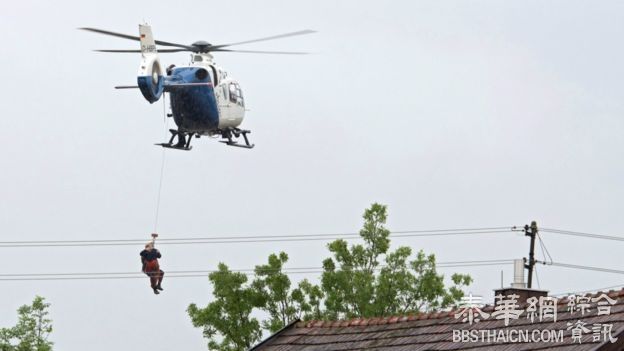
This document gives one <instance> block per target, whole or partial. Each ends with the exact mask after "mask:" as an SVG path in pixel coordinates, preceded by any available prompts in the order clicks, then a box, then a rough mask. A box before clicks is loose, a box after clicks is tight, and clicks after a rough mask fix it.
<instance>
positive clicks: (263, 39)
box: [211, 29, 316, 51]
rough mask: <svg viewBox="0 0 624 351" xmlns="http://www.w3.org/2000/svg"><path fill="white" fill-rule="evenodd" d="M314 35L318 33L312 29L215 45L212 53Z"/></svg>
mask: <svg viewBox="0 0 624 351" xmlns="http://www.w3.org/2000/svg"><path fill="white" fill-rule="evenodd" d="M312 33H316V31H314V30H311V29H306V30H300V31H297V32H290V33H284V34H278V35H272V36H270V37H264V38H258V39H252V40H245V41H239V42H236V43H229V44H221V45H213V46H212V47H211V51H217V50H215V49H221V48H224V47H227V46H232V45H241V44H249V43H256V42H259V41H266V40H274V39H281V38H287V37H294V36H297V35H305V34H312Z"/></svg>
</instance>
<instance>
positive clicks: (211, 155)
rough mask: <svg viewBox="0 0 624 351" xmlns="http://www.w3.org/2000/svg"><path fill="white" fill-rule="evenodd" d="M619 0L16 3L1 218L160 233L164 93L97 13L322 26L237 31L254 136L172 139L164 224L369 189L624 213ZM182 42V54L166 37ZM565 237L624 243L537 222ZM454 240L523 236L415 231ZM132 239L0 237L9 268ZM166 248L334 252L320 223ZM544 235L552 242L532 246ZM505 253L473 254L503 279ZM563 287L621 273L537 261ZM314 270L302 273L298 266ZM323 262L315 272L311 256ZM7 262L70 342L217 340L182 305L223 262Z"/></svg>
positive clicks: (480, 209)
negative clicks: (145, 270)
mask: <svg viewBox="0 0 624 351" xmlns="http://www.w3.org/2000/svg"><path fill="white" fill-rule="evenodd" d="M623 11H624V3H622V2H619V1H600V2H596V1H569V0H566V1H504V2H502V1H392V2H380V1H362V0H358V1H355V0H354V1H329V0H327V1H326V0H317V1H305V2H304V1H273V0H271V1H221V2H217V1H185V2H149V3H148V2H141V3H139V2H128V1H118V0H111V1H104V2H85V1H64V0H61V1H54V2H50V1H30V0H25V1H20V2H6V1H5V2H2V3H1V4H0V33H1V34H0V38H2V54H0V66H1V67H2V76H1V77H2V84H0V101H2V104H1V106H2V108H3V111H2V118H0V140H2V145H3V149H4V151H3V152H2V153H0V165H1V170H2V171H1V172H0V231H1V233H2V241H7V240H9V241H10V240H45V239H50V240H70V239H85V240H89V239H124V238H125V239H134V238H142V237H145V238H146V239H148V238H149V233H150V232H152V230H153V224H154V212H155V206H156V197H157V196H156V195H157V190H158V181H159V172H160V165H161V163H160V162H161V155H162V151H161V149H159V148H158V147H156V146H154V145H153V144H154V143H157V142H162V141H164V140H165V135H164V131H163V129H164V124H163V114H162V104H161V103H156V104H153V105H150V104H149V103H147V102H146V101H145V100H143V98H142V97H141V96H140V93H139V92H138V91H116V90H114V89H113V86H115V85H125V84H133V83H134V82H135V79H136V78H135V75H136V71H137V67H138V64H139V55H138V54H135V55H133V54H127V55H121V54H120V55H113V54H101V53H94V52H92V51H91V50H92V49H98V48H104V49H107V48H108V49H124V48H128V49H134V48H138V43H135V42H132V41H127V40H123V39H116V38H109V37H104V36H99V35H95V34H92V33H87V32H80V31H77V30H76V28H77V27H82V26H91V27H98V28H104V29H109V30H114V31H119V32H125V33H131V34H132V33H138V26H137V25H138V24H139V23H140V22H142V21H143V20H145V21H148V22H149V23H150V24H151V25H152V26H153V32H154V35H155V37H156V38H157V39H160V40H166V41H175V42H181V43H191V42H194V41H196V40H206V41H209V42H211V43H214V44H218V43H227V42H232V41H242V40H246V39H253V38H256V37H262V36H269V35H273V34H278V33H283V32H289V31H296V30H301V29H314V30H317V31H318V33H317V34H314V35H308V36H302V37H297V38H289V39H283V40H279V41H273V42H265V43H256V44H249V45H246V46H244V47H241V49H242V48H245V49H249V50H293V51H298V50H302V51H311V52H314V54H313V55H308V56H277V55H275V56H272V55H250V54H233V53H222V54H221V53H220V54H218V55H216V61H217V63H218V64H220V65H222V66H223V67H224V68H225V69H226V70H228V72H229V73H230V74H231V75H232V76H234V77H235V78H237V79H238V80H239V81H240V84H241V86H242V88H243V91H244V94H245V97H246V103H247V107H248V108H249V109H250V111H249V112H248V114H247V116H246V119H245V121H244V123H243V127H244V128H247V129H251V130H252V131H253V133H252V134H251V135H250V137H251V139H252V141H253V142H254V143H256V148H255V149H253V150H244V149H236V148H229V147H226V146H224V145H222V144H220V143H217V142H215V141H214V140H208V139H206V138H202V139H199V140H194V141H193V144H194V148H193V150H192V151H191V152H179V151H175V150H172V151H167V152H166V163H165V172H164V179H163V188H162V205H161V211H160V214H161V215H160V222H159V223H160V224H159V226H158V231H159V232H160V233H162V237H163V238H181V237H189V236H228V235H232V236H234V235H247V234H248V235H261V234H309V233H336V232H353V231H357V230H358V229H359V228H360V226H361V223H362V220H361V214H362V212H363V211H364V209H365V208H366V207H367V206H369V205H370V204H371V203H372V202H381V203H384V204H387V205H388V206H389V214H390V217H389V224H388V226H389V227H390V228H391V229H392V230H410V229H414V230H415V229H436V228H440V229H442V228H465V227H487V226H512V225H524V224H525V223H528V222H530V221H531V220H537V221H538V224H539V225H542V226H544V227H551V228H563V229H570V230H578V231H586V232H592V233H601V234H610V235H618V234H621V235H624V233H623V231H624V230H623V228H624V216H622V198H624V187H623V179H624V178H623V176H624V166H623V163H622V159H623V158H624V141H623V139H622V135H623V133H624V120H623V118H622V117H623V113H624V106H623V103H622V102H623V101H624V90H623V89H622V81H624V69H623V67H624V66H623V65H622V62H624V50H623V45H622V38H623V37H624V26H623V24H622V23H623V21H622V16H623ZM161 58H162V61H163V64H165V65H168V64H170V63H175V64H177V65H183V64H185V63H187V62H188V55H187V54H183V53H181V54H170V55H168V56H162V57H161ZM543 239H544V242H545V243H546V245H547V247H548V249H549V251H550V252H551V254H552V256H553V258H554V260H556V261H558V262H565V263H575V264H582V265H591V266H598V267H610V268H621V262H622V260H621V250H622V248H623V247H622V245H623V244H619V243H614V242H604V241H598V240H595V239H583V238H575V237H566V236H558V235H555V234H547V233H544V234H543ZM400 244H402V245H409V246H411V247H413V248H414V249H415V250H418V249H424V250H425V251H426V252H428V253H435V254H436V255H437V257H438V260H440V261H461V260H481V259H482V260H486V259H513V258H521V257H523V256H526V255H527V249H528V244H529V243H528V240H527V239H526V238H524V237H523V236H522V235H521V234H512V233H509V234H489V235H481V236H450V237H442V238H429V237H427V238H403V239H401V240H399V239H396V240H394V241H393V247H395V248H396V247H397V246H398V245H400ZM141 249H142V247H141V246H137V247H129V246H122V247H104V248H102V247H98V248H41V249H34V248H27V249H16V248H10V249H9V248H0V273H46V272H107V271H121V272H129V271H138V270H139V269H140V267H139V258H138V253H139V251H140V250H141ZM161 249H162V252H163V259H162V261H161V264H162V266H163V269H164V270H165V271H167V270H201V269H214V268H216V266H217V264H218V262H220V261H223V262H225V263H227V264H228V265H230V267H233V268H252V267H253V266H254V265H255V264H260V263H262V262H263V261H264V260H265V259H266V257H267V256H268V254H270V253H272V252H278V251H280V250H283V251H286V252H287V253H288V254H289V255H290V257H291V260H290V262H289V266H290V267H302V266H319V265H320V263H321V261H322V259H324V258H325V257H327V250H326V248H325V243H323V242H312V243H311V242H300V243H282V244H280V243H260V244H258V243H256V244H229V245H224V244H221V245H198V246H162V247H161ZM538 258H539V259H541V258H542V257H541V253H539V254H538ZM501 270H503V271H504V275H505V279H504V280H505V284H508V283H509V282H510V281H511V279H512V273H513V271H512V267H511V266H503V267H499V266H493V267H476V268H475V267H473V268H453V269H441V271H442V272H445V273H446V274H450V273H453V272H462V273H469V274H471V275H472V276H473V277H474V278H475V282H474V284H473V285H472V286H470V288H469V290H470V291H472V292H473V293H474V294H480V295H482V296H484V297H485V298H486V300H492V297H493V293H492V289H494V288H497V287H499V286H500V272H501ZM538 273H539V279H540V286H541V287H542V288H544V289H548V290H550V291H551V292H555V293H559V292H565V291H577V290H591V289H598V288H601V287H606V286H611V285H617V284H622V283H623V281H624V277H622V276H618V275H615V274H609V273H597V272H586V271H574V270H565V269H563V268H555V267H540V268H539V271H538ZM299 278H302V277H301V276H296V277H294V279H295V280H296V279H299ZM309 278H311V279H315V276H314V275H312V276H309ZM163 287H164V288H165V291H164V292H163V294H161V295H160V296H154V295H153V294H152V292H151V290H150V289H149V287H148V281H147V280H136V279H128V280H114V281H55V282H0V300H1V302H0V326H10V325H13V324H14V323H15V310H16V309H17V307H18V306H19V305H21V304H25V303H29V302H30V301H31V300H32V298H33V297H34V295H36V294H39V295H42V296H44V297H46V298H47V299H48V301H49V302H50V303H52V309H51V313H52V314H51V317H52V318H53V320H54V327H55V330H54V333H53V334H52V340H53V341H54V342H55V344H56V349H58V350H63V351H80V350H84V349H85V347H88V349H89V350H93V351H104V350H111V349H115V350H147V349H148V348H149V349H150V350H153V351H165V350H172V349H184V350H205V349H206V346H205V345H206V342H205V340H204V339H203V338H202V335H201V331H200V330H199V329H195V328H193V327H192V325H191V323H190V321H189V319H188V316H187V315H186V312H185V309H186V307H187V306H188V304H189V303H191V302H195V303H198V304H199V305H201V306H204V305H205V304H207V303H208V302H209V301H210V299H211V287H210V285H209V283H208V279H207V278H193V279H170V280H165V282H164V284H163Z"/></svg>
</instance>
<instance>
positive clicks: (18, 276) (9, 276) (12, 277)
mask: <svg viewBox="0 0 624 351" xmlns="http://www.w3.org/2000/svg"><path fill="white" fill-rule="evenodd" d="M511 263H513V260H481V261H449V262H439V263H437V264H436V268H458V267H477V266H493V265H498V266H500V265H505V264H511ZM346 268H348V267H346ZM383 268H386V266H381V267H379V268H377V269H376V270H377V271H379V270H381V269H383ZM229 271H230V272H237V273H243V274H246V275H254V274H255V271H256V270H255V269H230V270H229ZM261 271H263V272H267V271H270V270H266V269H264V270H261ZM324 271H325V270H323V268H322V267H292V268H282V269H281V272H282V273H284V274H288V275H292V274H310V273H323V272H324ZM215 272H219V271H218V270H179V271H167V272H165V276H166V277H167V278H194V277H204V278H205V277H206V276H207V274H210V273H215ZM354 272H355V271H354ZM144 278H145V275H144V273H142V272H71V273H5V274H0V281H40V280H99V279H144Z"/></svg>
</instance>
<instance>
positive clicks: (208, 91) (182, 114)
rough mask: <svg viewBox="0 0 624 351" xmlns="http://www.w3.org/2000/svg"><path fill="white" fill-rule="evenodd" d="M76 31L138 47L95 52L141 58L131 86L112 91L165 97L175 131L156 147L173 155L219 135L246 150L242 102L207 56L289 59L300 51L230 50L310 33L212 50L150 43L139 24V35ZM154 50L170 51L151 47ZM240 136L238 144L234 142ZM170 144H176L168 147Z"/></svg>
mask: <svg viewBox="0 0 624 351" xmlns="http://www.w3.org/2000/svg"><path fill="white" fill-rule="evenodd" d="M80 29H82V30H86V31H90V32H95V33H99V34H104V35H110V36H114V37H118V38H124V39H130V40H136V41H139V42H140V43H141V49H140V50H95V51H98V52H112V53H134V52H136V53H141V64H140V66H139V73H138V76H137V85H131V86H117V87H115V88H116V89H132V88H138V89H140V91H141V93H142V94H143V97H145V99H146V100H147V101H149V102H150V103H154V102H156V101H158V100H159V99H160V98H161V96H163V94H164V93H169V100H170V106H171V113H168V114H167V116H168V117H173V120H174V121H175V124H176V125H177V127H178V129H170V130H169V131H170V132H171V138H170V139H169V141H168V142H166V143H160V144H156V145H160V146H163V147H166V148H172V149H178V150H190V149H191V139H192V138H193V136H195V137H196V138H199V137H201V136H217V137H218V136H221V138H223V139H225V140H221V142H223V143H225V144H227V145H230V146H237V147H243V148H248V149H251V148H253V147H254V145H253V144H250V143H249V139H248V138H247V134H248V133H250V131H249V130H244V129H240V128H239V126H240V124H241V123H242V122H243V118H244V116H245V100H244V98H243V93H242V91H241V88H240V85H239V84H238V82H237V81H235V80H234V79H232V78H231V77H230V76H229V75H228V73H227V72H226V71H225V70H224V69H222V68H221V67H219V66H217V65H216V64H215V62H214V61H213V56H212V55H211V53H212V52H243V53H258V54H291V55H292V54H294V55H301V54H306V53H305V52H287V51H253V50H232V49H229V48H228V47H230V46H233V45H240V44H248V43H254V42H259V41H265V40H273V39H279V38H285V37H291V36H296V35H303V34H310V33H314V31H312V30H302V31H298V32H292V33H286V34H280V35H274V36H270V37H265V38H259V39H254V40H246V41H241V42H236V43H230V44H222V45H212V44H210V43H208V42H205V41H197V42H194V43H193V44H191V45H184V44H177V43H172V42H167V41H161V40H154V37H153V35H152V29H151V27H150V26H149V25H147V24H140V25H139V36H133V35H128V34H122V33H116V32H111V31H107V30H102V29H97V28H80ZM156 45H160V46H166V47H171V48H167V49H160V50H158V49H157V48H156ZM185 51H188V52H191V62H190V63H189V64H188V65H187V66H180V67H176V66H175V65H170V66H169V67H167V69H166V70H163V69H162V66H161V64H160V59H159V56H158V53H172V52H185ZM241 136H242V137H243V139H244V140H245V143H244V144H239V143H238V142H237V140H238V138H239V137H241ZM174 139H177V140H176V143H174Z"/></svg>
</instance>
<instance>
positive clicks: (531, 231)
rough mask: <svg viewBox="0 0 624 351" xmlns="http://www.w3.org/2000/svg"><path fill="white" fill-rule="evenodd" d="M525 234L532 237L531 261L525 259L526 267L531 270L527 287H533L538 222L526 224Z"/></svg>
mask: <svg viewBox="0 0 624 351" xmlns="http://www.w3.org/2000/svg"><path fill="white" fill-rule="evenodd" d="M524 235H526V236H529V237H531V247H530V249H529V261H528V263H526V262H527V260H526V258H525V259H524V262H525V264H524V268H526V269H528V270H529V277H528V279H527V280H528V283H527V288H529V289H531V285H532V283H533V267H535V237H536V236H537V222H535V221H533V222H531V226H529V225H528V224H527V225H525V226H524Z"/></svg>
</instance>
